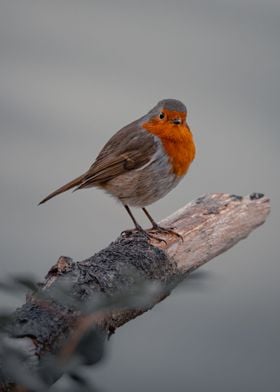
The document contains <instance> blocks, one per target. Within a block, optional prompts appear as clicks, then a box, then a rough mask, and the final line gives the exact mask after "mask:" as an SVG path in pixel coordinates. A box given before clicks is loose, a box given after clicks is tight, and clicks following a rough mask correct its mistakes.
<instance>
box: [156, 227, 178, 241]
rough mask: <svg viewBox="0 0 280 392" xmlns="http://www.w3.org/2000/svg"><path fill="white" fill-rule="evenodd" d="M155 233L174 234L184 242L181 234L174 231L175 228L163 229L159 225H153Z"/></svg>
mask: <svg viewBox="0 0 280 392" xmlns="http://www.w3.org/2000/svg"><path fill="white" fill-rule="evenodd" d="M151 230H154V231H157V232H160V233H164V234H172V235H175V236H176V237H178V238H180V239H181V240H182V242H184V238H183V237H182V236H181V234H179V233H177V231H175V230H173V227H161V226H159V225H157V224H155V225H153V227H152V229H151Z"/></svg>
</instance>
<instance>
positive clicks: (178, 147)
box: [142, 121, 195, 176]
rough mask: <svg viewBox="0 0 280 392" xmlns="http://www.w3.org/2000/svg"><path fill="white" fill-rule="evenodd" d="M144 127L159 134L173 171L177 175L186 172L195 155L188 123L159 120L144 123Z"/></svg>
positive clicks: (154, 133)
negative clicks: (162, 122)
mask: <svg viewBox="0 0 280 392" xmlns="http://www.w3.org/2000/svg"><path fill="white" fill-rule="evenodd" d="M142 126H143V128H145V129H146V130H147V131H148V132H150V133H152V134H153V135H156V136H158V137H159V138H160V139H161V141H162V144H163V146H164V149H165V151H166V153H167V155H168V157H169V160H170V163H171V165H172V168H173V172H174V173H175V174H176V175H177V176H183V175H184V174H186V172H187V170H188V168H189V166H190V164H191V162H192V161H193V159H194V157H195V144H194V141H193V137H192V134H191V131H190V129H189V127H188V125H187V124H182V125H174V124H169V123H166V124H164V125H163V124H159V123H158V122H157V121H148V122H146V123H144V124H143V125H142Z"/></svg>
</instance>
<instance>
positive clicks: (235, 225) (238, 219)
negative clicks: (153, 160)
mask: <svg viewBox="0 0 280 392" xmlns="http://www.w3.org/2000/svg"><path fill="white" fill-rule="evenodd" d="M269 210H270V206H269V199H268V198H266V197H265V196H264V195H262V194H258V193H254V194H251V195H250V196H247V197H241V196H236V195H228V194H210V195H205V196H203V197H200V198H198V199H197V200H196V201H194V202H191V203H189V204H188V205H186V206H185V207H183V208H182V209H180V210H179V211H177V212H176V213H174V214H173V215H171V216H170V217H168V218H167V219H165V220H163V221H162V222H160V224H161V225H163V226H169V227H170V226H172V227H173V228H174V230H176V231H177V232H178V233H180V234H181V236H182V237H183V240H182V239H180V238H178V237H176V236H174V235H170V234H168V235H166V234H164V240H165V242H158V241H156V240H152V241H149V242H148V241H147V240H146V238H145V237H144V236H142V235H141V234H137V233H132V234H130V235H128V234H127V235H126V234H125V235H121V236H120V237H119V238H118V239H117V240H116V241H115V242H113V243H111V244H110V245H109V246H108V247H107V248H106V249H103V250H101V251H100V252H98V253H97V254H95V255H94V256H92V257H90V258H88V259H86V260H83V261H79V262H73V261H72V260H71V259H70V258H68V257H64V256H62V257H60V258H59V259H58V261H57V263H56V264H55V265H54V266H53V267H52V268H51V269H50V271H49V272H48V274H47V276H46V278H45V281H44V282H43V283H41V284H40V290H38V292H35V293H34V292H31V293H30V294H28V295H27V299H26V303H25V304H24V305H23V306H22V307H21V308H19V309H17V310H16V311H15V313H14V314H13V317H12V321H11V322H9V323H8V325H7V326H6V330H5V333H4V334H3V333H2V336H1V340H2V347H4V348H6V349H7V347H8V348H9V349H10V350H13V349H14V348H17V349H19V350H21V352H22V353H23V354H24V363H25V365H24V366H25V368H26V372H27V373H28V372H32V374H34V377H35V379H36V374H40V371H41V369H42V363H47V361H46V358H50V357H52V356H55V357H56V361H57V358H59V360H60V361H61V362H62V363H63V362H67V359H68V358H71V355H72V354H73V353H75V352H76V350H77V347H80V345H81V340H82V339H83V338H84V337H85V336H86V335H87V334H88V333H89V331H92V330H94V331H95V333H96V331H98V334H99V335H98V336H99V337H101V340H102V339H105V338H106V337H107V336H109V335H111V334H112V333H113V332H114V331H115V329H116V328H118V327H120V326H122V325H123V324H125V323H126V322H128V321H129V320H131V319H133V318H135V317H136V316H139V315H140V314H142V313H143V312H145V311H147V310H148V309H150V308H152V307H153V306H154V305H156V304H157V303H158V302H159V301H161V300H162V299H163V298H165V297H166V296H167V295H168V294H169V293H170V291H171V290H172V288H173V287H174V286H176V285H177V284H178V283H179V282H180V281H182V280H183V279H184V278H185V277H186V276H187V275H188V274H189V273H191V272H192V271H194V270H195V269H197V268H199V267H200V266H202V265H203V264H205V263H206V262H207V261H209V260H211V259H213V258H214V257H215V256H217V255H219V254H221V253H222V252H225V251H226V250H227V249H229V248H230V247H232V246H233V245H234V244H236V243H237V242H238V241H239V240H241V239H244V238H246V237H247V236H248V235H249V234H250V233H251V231H252V230H254V229H255V228H256V227H258V226H260V225H261V224H263V223H264V221H265V219H266V217H267V215H268V213H269ZM160 236H161V237H162V236H163V234H160ZM139 282H140V283H139ZM147 282H151V283H152V284H151V286H149V285H148V286H145V284H146V283H147ZM143 285H144V286H143ZM139 287H140V289H139ZM143 287H144V288H145V290H144V291H141V290H142V289H143ZM147 293H148V294H147ZM142 297H143V298H144V300H143V301H142V300H141V299H142ZM106 301H107V302H106ZM100 304H102V305H100ZM98 342H99V340H98V339H96V346H94V347H92V346H91V347H90V356H89V357H88V359H87V363H88V364H91V363H94V362H96V361H97V360H98V358H99V357H100V356H101V355H102V344H101V345H100V344H99V343H98ZM1 353H2V354H1ZM1 355H2V358H1ZM4 355H5V350H4V351H3V350H2V351H1V352H0V381H1V384H0V385H1V391H7V390H11V388H19V385H20V384H21V385H22V383H23V384H24V380H23V379H22V377H23V375H22V374H20V372H19V376H18V377H15V376H14V374H12V373H11V372H10V368H9V361H8V363H7V361H6V360H5V358H3V357H4ZM56 363H57V362H56ZM62 372H63V370H58V371H57V372H49V377H48V379H46V377H43V378H44V382H46V383H47V384H48V385H51V384H52V383H53V382H54V381H55V380H56V379H57V378H59V377H60V375H61V374H62ZM37 381H38V380H37ZM28 383H29V381H28ZM28 383H27V384H28ZM28 385H29V384H28ZM37 385H38V384H37ZM33 389H34V390H35V389H36V387H34V388H33ZM17 390H19V389H17ZM20 390H32V385H31V386H30V385H29V386H28V387H27V389H20Z"/></svg>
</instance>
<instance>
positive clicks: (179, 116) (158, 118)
mask: <svg viewBox="0 0 280 392" xmlns="http://www.w3.org/2000/svg"><path fill="white" fill-rule="evenodd" d="M186 118H187V108H186V106H185V105H184V104H183V103H182V102H181V101H178V100H177V99H163V100H162V101H160V102H159V103H158V104H157V105H156V106H155V107H153V109H151V110H150V111H149V112H148V114H147V115H146V116H144V118H143V120H144V121H143V127H144V128H145V129H147V130H149V131H150V132H152V133H155V134H157V135H158V136H160V134H162V135H163V134H164V135H165V134H169V135H170V136H171V135H176V134H177V132H176V131H177V130H178V131H179V130H180V131H186V130H187V131H189V127H188V125H187V123H186Z"/></svg>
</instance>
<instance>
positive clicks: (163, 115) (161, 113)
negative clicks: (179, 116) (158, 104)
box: [159, 112, 165, 120]
mask: <svg viewBox="0 0 280 392" xmlns="http://www.w3.org/2000/svg"><path fill="white" fill-rule="evenodd" d="M164 117H165V114H164V113H163V112H160V114H159V118H160V119H161V120H162V119H163V118H164Z"/></svg>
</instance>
